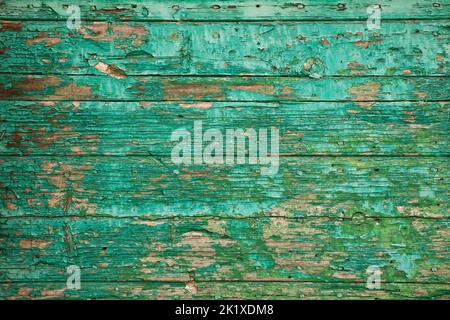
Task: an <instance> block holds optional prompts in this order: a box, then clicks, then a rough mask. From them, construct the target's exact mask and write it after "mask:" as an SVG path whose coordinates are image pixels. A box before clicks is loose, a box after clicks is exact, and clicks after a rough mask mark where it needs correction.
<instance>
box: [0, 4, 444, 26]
mask: <svg viewBox="0 0 450 320" xmlns="http://www.w3.org/2000/svg"><path fill="white" fill-rule="evenodd" d="M69 4H71V3H69V2H67V3H66V2H57V1H49V0H44V1H33V0H2V1H1V2H0V9H1V10H0V13H1V14H0V18H1V19H11V18H15V19H27V20H66V19H67V17H68V15H69V14H70V12H69V13H68V12H67V9H68V5H69ZM375 4H378V6H379V7H380V8H381V10H382V15H383V19H403V20H404V19H439V18H444V19H445V18H448V15H449V5H450V4H449V3H448V1H445V0H444V1H442V0H439V1H427V0H408V1H389V0H379V1H376V3H374V2H373V1H370V0H358V1H355V0H341V1H336V0H302V1H301V2H284V1H273V0H261V1H259V0H258V1H255V0H225V1H224V0H221V1H212V0H183V1H158V0H134V1H131V2H125V1H123V0H81V1H77V5H79V6H80V11H81V17H82V19H83V20H88V21H89V20H100V21H102V20H106V21H110V20H126V21H134V20H138V21H155V20H156V21H159V20H164V21H182V20H193V21H211V20H213V21H227V20H231V21H242V20H264V21H267V20H269V21H270V20H276V21H283V20H293V21H302V20H314V21H321V20H348V19H359V20H367V7H369V6H372V5H375Z"/></svg>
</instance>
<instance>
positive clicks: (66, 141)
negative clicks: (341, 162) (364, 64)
mask: <svg viewBox="0 0 450 320" xmlns="http://www.w3.org/2000/svg"><path fill="white" fill-rule="evenodd" d="M449 107H450V104H449V103H448V102H395V103H393V102H389V103H387V102H369V103H367V102H342V103H336V102H320V103H317V102H314V103H313V102H309V103H280V102H272V103H243V102H196V103H182V102H154V103H149V102H93V101H81V102H70V101H51V102H49V101H42V102H30V101H21V102H19V101H17V102H9V101H0V110H1V114H0V121H1V122H0V131H3V132H4V134H3V139H2V141H1V142H0V150H1V152H2V154H3V155H31V156H39V155H61V156H71V155H77V156H81V155H105V156H106V155H142V156H149V155H153V156H170V154H171V150H172V148H173V147H174V145H175V144H176V143H177V142H171V141H170V138H171V133H172V132H173V131H174V130H176V129H178V128H186V129H190V130H191V131H193V126H194V121H202V126H203V129H204V130H207V129H211V128H214V129H219V130H221V131H222V132H225V129H226V128H244V129H245V128H251V127H253V126H254V124H255V123H256V122H257V123H258V126H259V127H261V128H271V127H273V126H276V127H277V128H278V129H279V130H280V136H281V141H280V153H281V154H282V155H396V156H398V155H433V156H437V155H448V154H449V153H448V152H449V150H448V140H449V129H450V128H449V123H448V114H449ZM399 142H401V143H399Z"/></svg>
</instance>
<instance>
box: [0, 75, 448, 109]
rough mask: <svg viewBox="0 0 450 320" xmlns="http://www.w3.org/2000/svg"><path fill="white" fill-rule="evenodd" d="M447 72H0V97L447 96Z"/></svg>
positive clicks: (303, 98)
mask: <svg viewBox="0 0 450 320" xmlns="http://www.w3.org/2000/svg"><path fill="white" fill-rule="evenodd" d="M446 87H450V77H329V78H328V77H327V78H320V79H312V78H302V77H300V78H297V77H244V76H242V77H241V76H235V77H176V76H173V77H162V76H161V77H160V76H133V77H127V78H124V79H116V78H114V77H110V76H40V75H16V74H5V75H2V77H1V78H0V100H11V101H17V100H27V101H28V100H45V101H55V100H56V101H59V100H78V101H85V100H89V101H97V100H102V101H184V102H191V101H202V102H205V101H206V102H208V101H224V102H225V101H227V102H231V101H233V102H234V101H236V102H252V103H254V102H274V101H300V102H301V101H355V102H370V101H403V100H411V101H449V100H450V91H449V90H443V88H446Z"/></svg>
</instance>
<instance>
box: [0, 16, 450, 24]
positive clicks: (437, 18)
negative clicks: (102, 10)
mask: <svg viewBox="0 0 450 320" xmlns="http://www.w3.org/2000/svg"><path fill="white" fill-rule="evenodd" d="M0 19H1V20H3V21H21V22H36V21H39V22H65V21H67V17H64V18H59V19H49V18H34V19H33V18H25V19H23V18H20V17H9V16H0ZM381 20H382V21H383V22H388V23H395V22H405V21H408V22H416V21H418V22H420V21H426V22H432V21H436V22H441V21H449V17H448V15H446V16H441V17H440V16H431V17H429V18H427V17H423V18H411V17H405V18H383V19H381ZM366 21H367V17H365V18H354V19H349V18H336V19H329V18H326V19H286V20H284V19H282V20H280V19H267V18H266V19H241V20H236V19H223V20H214V19H154V20H152V19H125V18H122V19H114V18H113V19H108V18H107V17H105V18H104V19H81V22H112V23H114V22H123V23H134V22H138V23H177V22H186V23H193V24H202V23H217V24H226V23H238V24H239V23H241V24H252V23H278V24H288V23H311V22H316V23H321V22H325V23H333V22H339V24H342V23H343V22H366Z"/></svg>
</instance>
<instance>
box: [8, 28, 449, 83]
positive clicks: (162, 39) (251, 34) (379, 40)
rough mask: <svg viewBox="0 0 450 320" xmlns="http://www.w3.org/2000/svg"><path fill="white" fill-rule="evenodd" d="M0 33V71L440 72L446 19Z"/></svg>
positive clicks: (444, 67)
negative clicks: (374, 25) (374, 24)
mask: <svg viewBox="0 0 450 320" xmlns="http://www.w3.org/2000/svg"><path fill="white" fill-rule="evenodd" d="M0 30H2V31H3V32H2V33H1V37H0V43H1V45H2V48H0V50H1V51H2V54H1V55H0V56H1V57H2V60H3V62H2V71H3V72H21V73H41V74H66V73H69V74H105V73H106V74H109V75H110V76H112V77H115V78H124V77H126V76H127V75H129V76H132V75H154V74H158V75H181V74H183V75H243V74H245V75H269V76H273V75H290V76H306V77H312V78H320V77H323V76H338V75H348V76H358V75H378V76H383V75H445V74H448V71H449V60H448V46H449V40H448V39H449V29H448V21H447V20H445V21H433V22H427V23H426V24H425V23H424V22H422V21H419V22H411V23H405V22H385V23H383V26H382V28H381V29H380V30H372V31H370V30H367V27H366V23H365V21H364V22H347V23H345V24H342V23H339V22H318V23H306V22H304V23H281V22H274V23H267V22H265V23H217V22H216V23H214V22H208V23H144V22H112V23H108V22H94V23H85V24H83V25H82V26H80V28H79V29H78V30H77V31H75V30H70V29H68V28H67V26H66V22H65V21H64V22H40V21H30V22H28V21H0ZM274 41H276V42H275V43H274ZM275 44H276V45H275ZM80 48H82V50H80ZM25 61H26V63H25Z"/></svg>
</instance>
